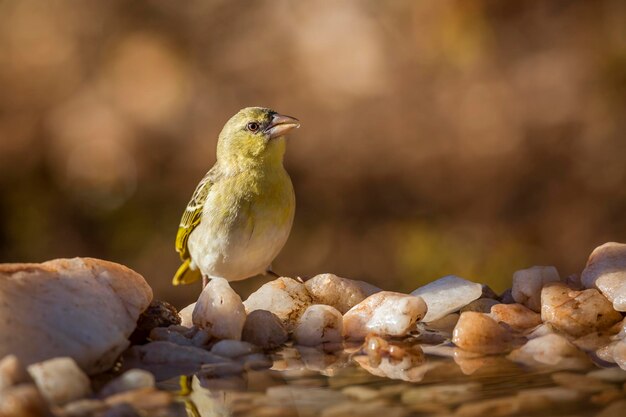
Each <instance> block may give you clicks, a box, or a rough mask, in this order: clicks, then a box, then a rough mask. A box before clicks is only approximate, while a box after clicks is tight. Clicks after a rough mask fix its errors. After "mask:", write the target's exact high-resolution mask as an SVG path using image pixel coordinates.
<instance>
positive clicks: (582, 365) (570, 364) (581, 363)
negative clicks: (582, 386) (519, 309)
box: [507, 333, 591, 370]
mask: <svg viewBox="0 0 626 417" xmlns="http://www.w3.org/2000/svg"><path fill="white" fill-rule="evenodd" d="M507 358H508V359H510V360H512V361H514V362H517V363H522V364H525V365H528V366H533V367H538V366H541V365H544V366H545V365H548V366H553V367H557V368H558V369H572V370H574V369H586V368H588V367H589V366H590V365H591V362H590V360H589V359H588V358H587V355H585V354H584V353H583V352H582V351H581V350H580V349H578V348H577V347H576V346H574V345H573V344H572V343H571V342H569V341H568V340H567V339H566V338H565V337H563V336H561V335H558V334H554V333H552V334H546V335H544V336H540V337H537V338H535V339H532V340H529V341H528V342H526V344H525V345H524V346H522V347H520V348H518V349H515V350H514V351H512V352H511V353H510V354H509V355H508V356H507Z"/></svg>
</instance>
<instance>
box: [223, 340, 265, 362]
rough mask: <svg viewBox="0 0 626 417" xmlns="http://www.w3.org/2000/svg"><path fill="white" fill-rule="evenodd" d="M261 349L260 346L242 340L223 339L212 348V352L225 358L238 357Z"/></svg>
mask: <svg viewBox="0 0 626 417" xmlns="http://www.w3.org/2000/svg"><path fill="white" fill-rule="evenodd" d="M260 351H261V349H259V347H258V346H256V345H253V344H252V343H248V342H242V341H240V340H221V341H219V342H217V343H216V344H214V345H213V347H212V348H211V353H213V354H215V355H217V356H221V357H223V358H238V357H240V356H245V355H250V354H252V353H257V352H260Z"/></svg>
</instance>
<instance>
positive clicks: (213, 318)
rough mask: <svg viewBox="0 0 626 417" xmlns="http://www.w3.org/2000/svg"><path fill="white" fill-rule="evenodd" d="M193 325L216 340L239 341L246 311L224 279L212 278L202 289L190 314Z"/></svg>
mask: <svg viewBox="0 0 626 417" xmlns="http://www.w3.org/2000/svg"><path fill="white" fill-rule="evenodd" d="M192 319H193V324H194V325H195V326H198V327H199V328H200V329H204V330H206V331H207V333H209V334H210V335H211V336H212V337H215V338H217V339H232V340H240V339H241V332H242V330H243V325H244V323H245V321H246V310H245V308H244V306H243V303H242V302H241V298H240V297H239V295H238V294H237V293H236V292H235V291H234V290H233V289H232V288H231V287H230V285H229V284H228V281H226V280H225V279H224V278H212V279H211V281H209V283H208V284H207V285H206V286H205V287H204V289H203V290H202V293H200V297H199V298H198V301H197V302H196V306H195V308H194V310H193V314H192Z"/></svg>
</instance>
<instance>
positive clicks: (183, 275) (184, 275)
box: [172, 259, 202, 285]
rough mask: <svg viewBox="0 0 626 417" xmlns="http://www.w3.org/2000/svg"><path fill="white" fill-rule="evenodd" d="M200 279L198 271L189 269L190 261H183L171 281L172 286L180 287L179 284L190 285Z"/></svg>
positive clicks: (200, 275)
mask: <svg viewBox="0 0 626 417" xmlns="http://www.w3.org/2000/svg"><path fill="white" fill-rule="evenodd" d="M200 278H202V273H201V272H200V270H199V269H192V268H191V259H187V260H185V262H183V264H182V265H181V266H180V267H179V268H178V271H176V274H174V279H172V284H174V285H181V284H191V283H192V282H195V281H197V280H199V279H200Z"/></svg>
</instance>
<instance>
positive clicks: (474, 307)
mask: <svg viewBox="0 0 626 417" xmlns="http://www.w3.org/2000/svg"><path fill="white" fill-rule="evenodd" d="M499 303H500V302H499V301H498V300H494V299H492V298H479V299H478V300H474V301H472V302H471V303H469V304H468V305H466V306H465V307H463V308H462V309H461V313H462V312H464V311H476V312H478V313H489V312H491V307H493V306H495V305H496V304H499Z"/></svg>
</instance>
